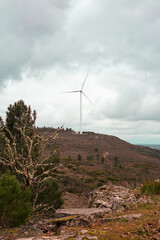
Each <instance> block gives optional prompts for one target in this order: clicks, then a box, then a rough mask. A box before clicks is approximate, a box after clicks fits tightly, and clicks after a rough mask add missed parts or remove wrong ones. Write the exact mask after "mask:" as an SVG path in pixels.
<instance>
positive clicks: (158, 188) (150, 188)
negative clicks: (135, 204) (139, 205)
mask: <svg viewBox="0 0 160 240" xmlns="http://www.w3.org/2000/svg"><path fill="white" fill-rule="evenodd" d="M141 193H142V194H147V195H152V194H153V195H159V194H160V182H148V183H145V184H143V186H142V188H141Z"/></svg>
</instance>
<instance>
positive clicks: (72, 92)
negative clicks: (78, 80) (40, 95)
mask: <svg viewBox="0 0 160 240" xmlns="http://www.w3.org/2000/svg"><path fill="white" fill-rule="evenodd" d="M76 92H80V90H77V91H67V92H63V93H76Z"/></svg>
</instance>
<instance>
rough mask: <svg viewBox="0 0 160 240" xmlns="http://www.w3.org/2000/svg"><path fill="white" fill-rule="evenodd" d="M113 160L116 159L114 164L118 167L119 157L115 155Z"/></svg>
mask: <svg viewBox="0 0 160 240" xmlns="http://www.w3.org/2000/svg"><path fill="white" fill-rule="evenodd" d="M113 161H114V166H115V167H117V166H118V162H119V160H118V157H117V156H115V157H114V158H113Z"/></svg>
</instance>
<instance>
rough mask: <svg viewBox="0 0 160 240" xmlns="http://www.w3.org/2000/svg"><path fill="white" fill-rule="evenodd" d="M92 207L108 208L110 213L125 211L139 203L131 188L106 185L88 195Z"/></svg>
mask: <svg viewBox="0 0 160 240" xmlns="http://www.w3.org/2000/svg"><path fill="white" fill-rule="evenodd" d="M88 203H89V206H90V207H97V208H107V209H108V212H112V211H117V212H120V211H123V210H125V209H129V207H130V206H131V205H135V204H136V203H137V200H136V197H135V195H134V194H133V193H132V192H131V190H130V189H129V188H126V187H123V186H117V185H113V184H108V185H104V186H102V187H99V188H98V189H96V190H94V191H92V192H91V193H89V194H88Z"/></svg>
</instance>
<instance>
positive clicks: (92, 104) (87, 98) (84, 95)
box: [82, 92, 94, 106]
mask: <svg viewBox="0 0 160 240" xmlns="http://www.w3.org/2000/svg"><path fill="white" fill-rule="evenodd" d="M82 93H83V95H84V96H85V97H86V98H87V99H88V101H89V102H90V103H91V104H92V105H93V106H94V103H93V102H92V101H91V100H90V99H89V98H88V97H87V95H86V94H85V93H84V92H82Z"/></svg>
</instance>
